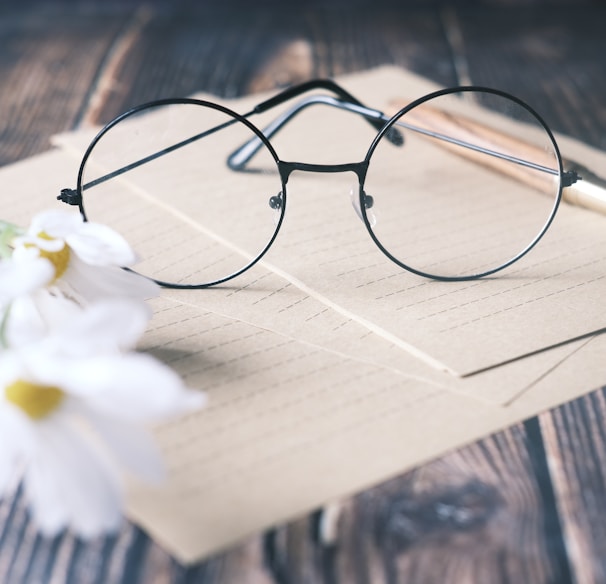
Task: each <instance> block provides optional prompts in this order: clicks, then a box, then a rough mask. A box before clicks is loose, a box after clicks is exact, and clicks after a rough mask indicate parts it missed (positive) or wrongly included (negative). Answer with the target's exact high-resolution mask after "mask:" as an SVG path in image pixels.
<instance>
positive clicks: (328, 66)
mask: <svg viewBox="0 0 606 584" xmlns="http://www.w3.org/2000/svg"><path fill="white" fill-rule="evenodd" d="M604 22H606V12H605V8H604V7H603V5H602V3H601V2H597V1H592V0H583V1H572V0H569V1H560V2H546V1H545V0H543V1H540V0H535V1H530V0H526V1H521V0H498V1H497V0H494V1H493V2H480V1H475V2H472V1H470V2H454V3H450V4H444V3H439V2H436V3H434V2H432V3H427V2H405V3H402V2H400V1H395V0H393V1H375V2H373V3H368V2H363V1H360V0H350V1H348V2H344V1H342V0H327V1H323V2H320V1H319V0H315V1H311V2H305V3H303V2H301V3H297V4H288V5H286V4H285V3H280V2H276V1H269V2H259V3H254V4H253V3H247V2H244V1H242V0H241V1H239V2H237V1H235V0H228V1H225V2H221V3H215V2H194V1H193V0H190V1H176V2H170V1H168V0H154V1H150V2H146V3H143V2H136V1H132V0H130V1H126V2H120V1H117V0H111V1H109V2H105V3H102V2H92V1H84V0H80V1H71V2H70V1H67V0H64V1H58V2H43V1H41V0H38V1H36V0H25V1H23V2H20V3H19V4H15V3H14V2H12V1H10V2H9V1H8V0H3V1H0V79H2V83H0V111H2V117H1V119H2V124H1V125H0V164H5V163H8V162H12V161H15V160H18V159H22V158H25V157H27V156H30V155H32V154H34V153H36V152H40V151H43V150H46V149H47V148H48V140H49V138H50V136H52V135H53V134H54V133H56V132H58V131H62V130H65V129H71V128H74V127H77V126H79V125H83V124H89V123H97V122H101V121H108V120H109V119H110V118H111V117H113V116H114V115H116V114H118V113H120V112H121V111H123V110H124V109H126V108H128V107H130V106H132V105H135V104H137V103H141V102H143V101H147V100H150V99H155V98H158V97H166V96H169V95H188V94H190V93H193V92H196V91H207V92H211V93H216V94H217V95H222V96H236V95H241V94H244V93H247V92H250V91H262V90H269V89H272V88H276V87H280V86H283V85H286V84H289V83H293V82H297V81H302V80H305V79H309V78H310V77H314V76H321V75H336V74H340V73H345V72H352V71H357V70H362V69H365V68H368V67H372V66H375V65H381V64H388V63H389V64H397V65H401V66H404V67H407V68H409V69H411V70H413V71H417V72H419V73H421V74H423V75H425V76H427V77H429V78H431V79H433V80H435V81H437V82H440V83H443V84H446V85H449V84H454V83H456V82H457V80H461V78H462V77H466V76H467V77H469V79H470V80H471V81H473V82H475V83H484V84H489V85H493V86H498V87H500V88H503V89H506V90H510V91H512V92H513V93H517V94H519V95H520V96H521V97H523V98H524V99H526V100H527V101H529V102H530V103H531V104H532V105H534V106H535V107H536V108H537V109H538V110H539V111H541V112H542V113H544V114H545V116H546V118H547V119H548V122H549V123H550V124H551V125H552V126H553V127H554V128H555V129H557V130H558V131H563V132H566V133H569V134H571V135H573V136H575V137H577V138H580V139H582V140H585V141H587V142H589V143H591V144H593V145H595V146H598V147H602V148H605V147H606V70H605V69H606V61H605V60H604V57H603V56H604V55H605V54H606V37H605V36H604V35H603V23H604ZM605 418H606V393H605V391H604V390H599V391H596V392H594V393H593V394H591V395H590V396H587V397H584V398H581V399H579V400H576V401H574V402H572V403H571V404H567V405H565V406H562V407H560V408H558V409H556V410H554V411H553V412H549V413H546V414H543V415H541V416H539V417H538V418H534V419H532V420H530V421H528V422H527V423H525V424H520V425H517V426H514V427H512V428H511V429H509V430H507V431H505V432H501V433H498V434H496V435H494V436H491V437H489V438H486V439H485V440H482V441H480V442H478V443H476V444H473V445H471V446H468V447H466V448H463V449H460V450H458V451H457V452H453V453H451V454H448V455H446V456H444V457H442V458H440V459H439V460H437V461H435V462H433V463H430V464H427V465H425V466H423V467H421V468H419V469H416V470H414V471H413V472H410V473H407V474H405V475H403V476H401V477H398V478H396V479H394V480H392V481H389V482H387V483H385V484H383V485H380V486H377V487H376V488H374V489H371V490H368V491H366V492H364V493H361V494H359V495H358V496H356V497H353V498H350V499H347V500H344V501H338V502H334V503H332V504H331V505H328V506H327V507H326V508H325V509H323V510H319V511H318V512H317V513H314V514H311V515H310V516H308V517H305V518H301V519H299V520H297V521H293V522H292V523H289V524H288V525H284V526H280V527H278V528H276V529H274V530H270V531H268V532H267V533H266V534H263V535H259V536H258V537H256V538H251V539H250V540H248V541H246V542H243V543H241V544H240V545H238V546H235V547H234V548H233V549H231V550H229V551H227V552H225V553H223V554H218V555H217V556H215V557H213V558H211V559H209V560H208V561H206V562H203V563H201V564H199V565H196V566H192V567H184V566H181V565H179V564H178V563H176V562H175V561H174V560H173V559H172V558H170V556H169V555H168V554H166V552H164V551H163V550H162V549H161V548H160V547H159V546H157V545H156V544H155V543H153V542H152V541H151V540H150V539H149V538H147V536H146V535H145V534H144V533H143V532H141V530H139V529H138V528H137V527H135V526H133V525H130V524H128V523H127V524H125V526H124V528H123V529H122V531H121V532H120V533H119V534H118V535H117V536H114V537H110V538H103V539H100V540H98V541H94V542H91V543H83V542H81V541H78V540H76V539H74V538H73V537H72V536H70V535H68V534H65V535H62V536H59V537H57V538H55V539H51V540H48V539H44V538H41V537H40V536H38V535H37V534H36V532H35V530H34V529H33V526H32V525H31V524H30V522H29V520H28V517H27V513H26V509H25V504H24V501H23V499H22V496H21V494H20V493H17V494H16V496H15V497H14V498H13V499H7V500H4V501H2V502H0V582H2V583H4V582H6V583H7V584H21V583H23V584H43V583H44V584H46V583H51V582H52V583H53V584H54V583H59V584H61V583H64V582H70V583H71V582H74V583H77V584H88V583H99V584H106V583H108V584H114V583H125V584H137V583H145V584H147V583H152V584H167V583H171V584H172V583H178V584H181V583H187V584H190V583H196V584H198V583H205V584H206V583H213V584H214V583H219V582H221V583H242V582H247V583H248V582H250V583H253V584H257V583H258V584H271V583H280V584H282V583H284V584H286V583H289V584H290V583H315V582H326V583H348V584H349V583H355V584H357V583H367V582H373V583H374V582H376V583H379V584H381V583H383V582H385V583H389V584H391V583H395V582H407V583H410V582H412V583H420V584H424V583H426V582H427V583H429V582H431V583H434V582H439V583H443V582H444V583H450V582H453V583H455V584H459V583H470V584H472V583H473V584H476V583H490V584H492V583H497V584H499V583H501V582H503V583H505V582H516V583H518V582H519V583H526V582H528V583H530V584H541V583H556V584H558V583H566V582H571V581H574V582H581V583H596V584H598V583H601V582H604V581H605V580H606V561H605V560H604V558H605V557H606V555H605V551H606V550H605V549H604V547H605V545H606V544H605V543H604V542H605V541H606V513H605V512H604V510H603V508H604V500H605V498H606V476H605V474H604V470H603V469H604V464H603V463H604V459H605V458H606V443H605V438H606V433H605V432H604V430H603V421H604V419H605Z"/></svg>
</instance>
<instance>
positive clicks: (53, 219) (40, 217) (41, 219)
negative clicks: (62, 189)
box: [28, 209, 83, 240]
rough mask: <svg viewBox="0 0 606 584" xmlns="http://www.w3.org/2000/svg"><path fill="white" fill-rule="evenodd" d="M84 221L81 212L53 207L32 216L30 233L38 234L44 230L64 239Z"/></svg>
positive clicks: (48, 233) (51, 235) (52, 235)
mask: <svg viewBox="0 0 606 584" xmlns="http://www.w3.org/2000/svg"><path fill="white" fill-rule="evenodd" d="M82 223H83V220H82V216H81V215H80V213H77V212H70V211H66V210H59V209H52V210H48V211H43V212H42V213H38V214H37V215H35V216H34V217H33V218H32V221H31V223H30V226H29V229H28V234H30V235H33V236H37V235H38V234H39V233H40V232H42V231H43V232H44V233H46V234H47V235H49V236H50V237H53V238H56V239H60V240H64V239H65V238H66V237H67V236H68V235H69V234H70V233H74V232H75V231H77V230H78V229H79V227H80V225H82Z"/></svg>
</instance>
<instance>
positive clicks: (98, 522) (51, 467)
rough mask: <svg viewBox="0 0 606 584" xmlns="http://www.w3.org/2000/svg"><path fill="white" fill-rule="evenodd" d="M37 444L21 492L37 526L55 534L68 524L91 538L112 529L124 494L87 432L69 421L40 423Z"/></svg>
mask: <svg viewBox="0 0 606 584" xmlns="http://www.w3.org/2000/svg"><path fill="white" fill-rule="evenodd" d="M38 433H39V440H40V448H39V451H38V453H37V456H36V457H35V459H34V460H32V463H31V464H30V466H29V468H28V471H27V473H26V476H25V492H26V496H27V498H28V500H29V503H30V509H31V511H32V514H33V516H34V519H35V520H36V522H37V523H38V525H39V527H40V529H41V530H42V531H43V532H44V533H45V534H47V535H55V534H56V533H58V531H60V530H61V529H63V528H65V527H70V528H71V529H72V530H73V531H74V532H75V533H77V534H78V535H80V536H82V537H85V538H89V537H94V536H97V535H99V534H101V533H104V532H109V531H114V530H116V529H117V528H118V527H119V525H120V521H121V512H122V494H121V489H120V485H119V481H118V479H117V476H116V474H115V472H114V471H113V469H112V468H111V467H110V466H109V465H108V464H107V463H106V462H105V461H104V460H103V458H102V456H100V454H99V453H98V452H96V451H95V449H94V448H92V447H91V445H90V444H89V442H88V441H87V440H86V437H85V436H84V435H82V434H80V433H77V432H75V431H74V430H73V429H72V428H71V427H70V426H69V425H68V424H65V423H64V420H62V421H61V423H58V422H57V421H56V420H52V421H51V420H49V421H48V422H47V423H42V424H39V425H38Z"/></svg>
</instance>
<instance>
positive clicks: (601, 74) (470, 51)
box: [450, 3, 606, 149]
mask: <svg viewBox="0 0 606 584" xmlns="http://www.w3.org/2000/svg"><path fill="white" fill-rule="evenodd" d="M453 12H454V18H453V19H451V21H450V26H451V27H458V28H459V29H460V33H461V36H462V37H463V39H464V41H463V46H462V51H463V57H464V58H465V59H466V61H467V63H468V68H469V75H470V78H471V81H472V82H473V83H476V84H480V85H490V86H497V87H499V88H501V89H504V90H506V91H511V92H513V93H515V94H517V95H519V96H520V97H521V98H522V99H525V100H526V101H527V102H528V103H529V104H530V105H532V106H533V107H534V108H535V109H537V110H538V111H539V112H540V113H541V115H543V116H544V117H545V119H546V121H547V122H548V124H549V125H550V126H551V127H552V129H554V130H555V131H558V132H562V133H564V134H568V135H571V136H573V137H575V138H579V139H580V140H583V141H585V142H587V143H588V144H591V145H593V146H596V147H597V148H601V149H606V105H605V103H606V101H605V97H606V61H605V59H604V54H606V39H605V36H604V26H603V24H604V22H606V6H605V5H604V4H603V3H595V4H593V5H591V6H589V5H588V6H578V7H576V8H575V9H574V10H570V8H568V7H566V6H561V5H560V6H558V5H555V6H546V5H545V4H537V5H536V7H530V8H524V9H517V10H508V9H503V8H501V9H495V8H488V7H486V6H484V7H480V8H477V7H476V8H475V9H473V10H472V9H469V8H462V9H458V10H455V11H453Z"/></svg>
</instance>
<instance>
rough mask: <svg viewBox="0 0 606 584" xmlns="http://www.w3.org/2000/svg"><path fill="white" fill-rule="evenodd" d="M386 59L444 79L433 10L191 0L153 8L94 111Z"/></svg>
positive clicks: (225, 91)
mask: <svg viewBox="0 0 606 584" xmlns="http://www.w3.org/2000/svg"><path fill="white" fill-rule="evenodd" d="M386 63H394V64H399V65H402V66H405V67H409V68H411V69H415V70H423V71H424V72H425V73H426V74H429V75H430V76H431V77H432V78H434V79H436V80H438V81H441V82H443V83H447V84H448V83H451V82H453V81H454V76H453V74H452V68H451V67H450V51H449V48H448V45H447V43H446V42H445V40H444V37H443V34H442V30H441V24H440V21H439V19H438V18H437V17H436V13H435V11H434V10H419V9H416V10H411V11H406V10H402V8H401V7H400V6H396V5H392V4H388V5H387V7H386V8H384V9H380V10H377V9H376V7H373V6H368V5H366V4H364V5H359V6H356V7H355V10H348V9H347V8H346V7H344V5H343V4H342V3H339V4H337V5H335V4H331V3H328V5H326V6H324V5H317V6H312V7H311V8H310V7H309V6H308V5H307V4H306V3H298V4H296V5H289V6H284V5H282V4H276V3H272V4H271V6H270V7H267V6H265V5H261V6H256V5H253V4H241V5H240V6H239V9H238V11H237V13H235V12H234V10H233V7H230V6H229V5H228V6H227V7H224V6H223V7H222V6H221V5H208V4H196V5H188V6H180V7H176V8H175V9H173V10H171V11H169V12H166V11H164V12H162V13H159V12H156V13H154V14H153V16H152V18H151V19H150V20H149V22H148V23H147V25H146V26H145V30H144V31H143V34H141V35H140V36H139V37H138V38H137V39H136V41H135V42H134V44H133V46H132V49H131V50H130V51H129V52H128V54H127V55H126V56H125V58H124V60H123V62H122V63H120V64H119V65H118V66H116V67H115V68H112V70H111V73H109V72H107V73H106V74H107V75H109V74H111V75H112V79H113V82H112V83H111V84H110V85H112V89H111V91H109V92H108V93H107V95H106V100H105V103H104V105H103V107H101V108H100V109H99V112H98V115H96V116H95V117H94V119H95V121H102V122H107V121H109V120H110V119H111V118H112V117H114V116H116V115H117V114H119V113H120V112H122V111H124V110H126V109H128V108H129V107H131V106H133V105H135V104H137V103H141V102H144V101H148V100H152V99H157V98H160V97H167V96H174V95H181V96H183V95H189V94H191V93H194V92H196V91H206V92H210V93H214V94H217V95H220V96H225V97H233V96H236V95H242V94H244V93H249V92H251V91H261V90H268V89H273V88H275V87H279V86H282V85H285V84H289V83H294V82H299V81H303V80H306V79H309V78H311V77H318V76H332V75H338V74H341V73H346V72H351V71H358V70H363V69H366V68H369V67H373V66H376V65H380V64H386Z"/></svg>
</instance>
